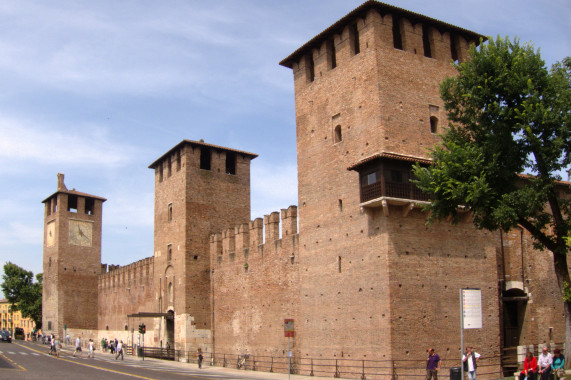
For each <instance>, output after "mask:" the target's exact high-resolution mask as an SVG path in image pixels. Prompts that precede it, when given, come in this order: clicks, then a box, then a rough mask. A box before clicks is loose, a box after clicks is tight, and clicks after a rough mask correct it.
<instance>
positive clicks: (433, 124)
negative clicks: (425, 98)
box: [430, 116, 438, 133]
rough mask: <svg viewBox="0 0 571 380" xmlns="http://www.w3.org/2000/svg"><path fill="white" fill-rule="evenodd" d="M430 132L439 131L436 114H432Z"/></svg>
mask: <svg viewBox="0 0 571 380" xmlns="http://www.w3.org/2000/svg"><path fill="white" fill-rule="evenodd" d="M430 132H431V133H437V132H438V118H437V117H436V116H430Z"/></svg>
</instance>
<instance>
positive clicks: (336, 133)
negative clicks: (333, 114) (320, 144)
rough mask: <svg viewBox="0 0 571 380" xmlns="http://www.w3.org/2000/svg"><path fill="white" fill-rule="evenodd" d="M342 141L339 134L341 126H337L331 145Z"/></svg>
mask: <svg viewBox="0 0 571 380" xmlns="http://www.w3.org/2000/svg"><path fill="white" fill-rule="evenodd" d="M342 140H343V135H342V134H341V126H340V125H338V126H336V127H335V129H334V131H333V143H334V144H336V143H338V142H341V141H342Z"/></svg>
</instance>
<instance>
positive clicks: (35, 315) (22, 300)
mask: <svg viewBox="0 0 571 380" xmlns="http://www.w3.org/2000/svg"><path fill="white" fill-rule="evenodd" d="M2 280H3V282H2V284H1V285H0V287H1V288H2V291H3V292H4V296H5V297H6V299H7V300H8V302H10V304H11V308H12V310H13V311H16V310H20V312H21V313H22V316H23V317H24V318H31V319H32V320H33V321H34V323H35V325H36V328H37V329H38V328H41V323H42V274H41V273H38V274H37V275H36V282H34V274H33V273H32V272H30V271H27V270H25V269H23V268H21V267H19V266H18V265H16V264H13V263H11V262H8V263H6V264H5V265H4V275H3V276H2Z"/></svg>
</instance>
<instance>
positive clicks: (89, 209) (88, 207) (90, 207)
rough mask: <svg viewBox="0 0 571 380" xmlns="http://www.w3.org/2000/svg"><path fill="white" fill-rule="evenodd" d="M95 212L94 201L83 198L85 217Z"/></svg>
mask: <svg viewBox="0 0 571 380" xmlns="http://www.w3.org/2000/svg"><path fill="white" fill-rule="evenodd" d="M94 210H95V199H93V198H85V213H86V214H87V215H93V212H94Z"/></svg>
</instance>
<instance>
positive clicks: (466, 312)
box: [462, 289, 482, 329]
mask: <svg viewBox="0 0 571 380" xmlns="http://www.w3.org/2000/svg"><path fill="white" fill-rule="evenodd" d="M462 328H463V329H481V328H482V291H481V290H480V289H462Z"/></svg>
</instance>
